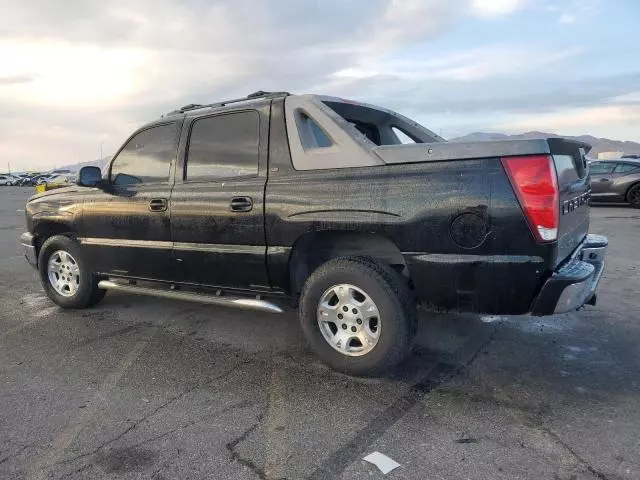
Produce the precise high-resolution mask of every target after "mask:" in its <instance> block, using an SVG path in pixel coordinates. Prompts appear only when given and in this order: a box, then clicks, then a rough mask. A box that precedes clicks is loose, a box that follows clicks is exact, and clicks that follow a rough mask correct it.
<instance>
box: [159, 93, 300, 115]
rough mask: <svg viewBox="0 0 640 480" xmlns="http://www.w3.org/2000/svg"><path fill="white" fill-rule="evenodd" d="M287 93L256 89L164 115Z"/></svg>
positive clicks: (280, 95)
mask: <svg viewBox="0 0 640 480" xmlns="http://www.w3.org/2000/svg"><path fill="white" fill-rule="evenodd" d="M287 95H291V94H290V93H289V92H264V91H262V90H258V91H257V92H253V93H250V94H249V95H247V96H246V97H241V98H234V99H232V100H223V101H221V102H216V103H207V104H205V105H200V104H198V103H190V104H189V105H185V106H184V107H181V108H179V109H177V110H173V111H172V112H169V113H167V114H166V115H164V116H168V115H176V114H179V113H185V112H188V111H190V110H199V109H201V108H212V107H224V106H225V105H229V104H230V103H238V102H246V101H247V100H254V99H256V98H272V97H282V96H284V97H286V96H287Z"/></svg>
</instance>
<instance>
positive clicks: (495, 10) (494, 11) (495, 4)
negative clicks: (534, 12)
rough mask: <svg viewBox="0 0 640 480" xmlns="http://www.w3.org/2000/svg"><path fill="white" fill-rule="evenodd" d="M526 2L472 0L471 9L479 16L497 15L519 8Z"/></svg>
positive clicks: (524, 0)
mask: <svg viewBox="0 0 640 480" xmlns="http://www.w3.org/2000/svg"><path fill="white" fill-rule="evenodd" d="M526 3H527V2H526V0H472V1H471V10H472V12H473V13H474V14H475V15H477V16H479V17H499V16H503V15H509V14H511V13H514V12H516V11H518V10H520V9H521V8H523V7H524V6H525V5H526Z"/></svg>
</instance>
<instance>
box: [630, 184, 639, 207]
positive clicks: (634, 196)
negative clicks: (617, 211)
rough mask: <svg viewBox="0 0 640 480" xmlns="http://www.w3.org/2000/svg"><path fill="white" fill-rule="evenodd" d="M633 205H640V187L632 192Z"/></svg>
mask: <svg viewBox="0 0 640 480" xmlns="http://www.w3.org/2000/svg"><path fill="white" fill-rule="evenodd" d="M630 196H631V198H630V200H631V202H630V203H631V205H640V188H636V189H635V190H634V191H633V192H631V195H630Z"/></svg>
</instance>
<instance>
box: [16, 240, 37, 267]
mask: <svg viewBox="0 0 640 480" xmlns="http://www.w3.org/2000/svg"><path fill="white" fill-rule="evenodd" d="M20 244H21V245H22V250H23V251H24V257H25V258H26V259H27V262H29V265H31V266H32V267H33V268H38V257H37V255H36V245H35V242H34V237H33V235H31V234H30V233H28V232H26V233H23V234H22V235H20Z"/></svg>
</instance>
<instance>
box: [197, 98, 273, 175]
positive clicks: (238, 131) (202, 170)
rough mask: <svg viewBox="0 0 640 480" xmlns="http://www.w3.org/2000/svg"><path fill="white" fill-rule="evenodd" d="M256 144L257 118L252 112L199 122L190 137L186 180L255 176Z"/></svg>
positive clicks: (258, 143) (257, 154)
mask: <svg viewBox="0 0 640 480" xmlns="http://www.w3.org/2000/svg"><path fill="white" fill-rule="evenodd" d="M259 145H260V117H259V115H258V112H256V111H254V110H251V111H243V112H234V113H226V114H222V115H216V116H214V117H205V118H201V119H198V120H196V121H195V122H194V123H193V127H192V128H191V136H190V137H189V147H188V150H187V164H186V171H185V180H187V181H192V182H193V181H196V182H197V181H200V182H202V181H210V180H216V179H225V178H243V177H254V176H256V175H257V174H258V158H259Z"/></svg>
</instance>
